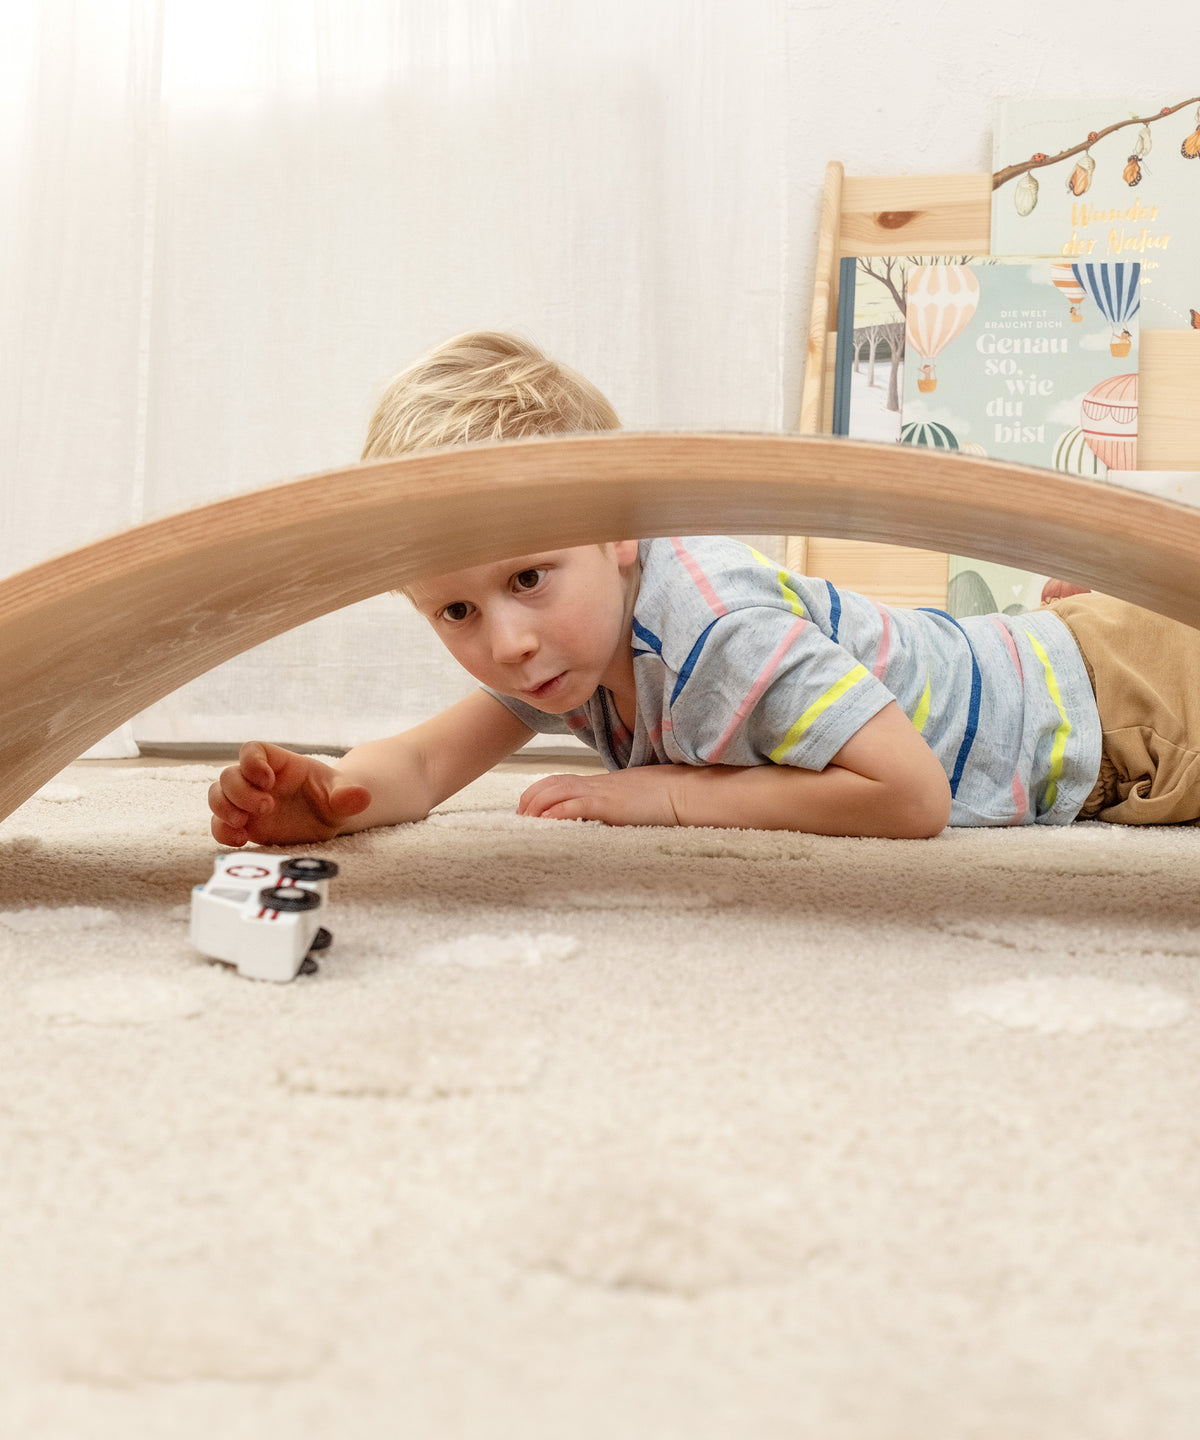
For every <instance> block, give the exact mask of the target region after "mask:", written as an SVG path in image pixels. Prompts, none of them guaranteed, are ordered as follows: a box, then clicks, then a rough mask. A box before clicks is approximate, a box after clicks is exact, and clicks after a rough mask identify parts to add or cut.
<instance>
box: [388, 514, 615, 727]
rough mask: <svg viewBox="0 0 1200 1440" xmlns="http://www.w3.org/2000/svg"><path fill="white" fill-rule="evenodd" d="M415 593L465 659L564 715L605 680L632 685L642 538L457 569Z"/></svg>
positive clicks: (504, 689) (515, 692)
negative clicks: (632, 635) (633, 626)
mask: <svg viewBox="0 0 1200 1440" xmlns="http://www.w3.org/2000/svg"><path fill="white" fill-rule="evenodd" d="M408 593H409V595H410V596H411V597H412V601H413V603H414V604H415V605H416V607H417V609H418V610H419V611H420V612H421V614H422V615H424V616H425V618H426V619H427V620H428V621H429V622H430V624H431V625H432V626H433V629H434V632H435V633H436V634H437V636H438V638H439V639H440V640H441V642H442V644H443V645H445V647H446V649H447V650H449V651H450V653H451V655H453V656H454V658H455V659H456V660H457V661H458V663H459V664H460V665H461V666H462V667H463V669H464V670H467V671H468V672H469V673H470V674H471V675H473V676H474V677H475V679H476V680H478V681H479V682H480V683H481V684H483V685H487V686H488V687H490V688H491V689H493V690H498V691H499V692H500V693H501V694H502V695H510V696H512V697H513V698H514V699H517V700H523V701H525V703H526V704H527V705H532V706H534V708H535V709H538V710H542V711H545V712H546V713H547V714H550V715H561V714H564V713H565V712H566V711H568V710H574V709H576V708H577V707H578V706H580V705H582V704H584V703H585V702H586V701H587V700H588V699H590V698H591V696H592V695H593V694H594V693H595V690H596V688H597V686H599V685H606V686H607V687H608V688H609V689H610V690H612V691H613V692H614V693H615V694H618V695H619V694H622V693H625V692H626V691H627V690H628V689H629V686H630V683H631V680H632V675H631V672H632V668H633V662H632V657H631V652H630V646H629V638H630V620H631V617H632V614H633V601H634V599H635V598H636V594H637V541H636V540H620V541H616V542H614V543H612V544H608V545H603V546H601V545H580V546H576V547H574V548H572V549H569V550H549V551H544V552H539V553H537V554H533V555H520V556H517V557H516V558H515V559H512V560H501V561H497V562H496V563H495V564H492V565H477V566H475V567H474V568H473V569H470V570H455V571H453V572H451V573H450V574H447V575H437V576H434V577H433V578H431V579H427V580H422V581H421V582H420V583H419V584H416V585H412V586H410V587H409V592H408Z"/></svg>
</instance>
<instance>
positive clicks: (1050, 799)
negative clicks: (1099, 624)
mask: <svg viewBox="0 0 1200 1440" xmlns="http://www.w3.org/2000/svg"><path fill="white" fill-rule="evenodd" d="M1025 634H1026V635H1027V636H1028V637H1029V643H1030V644H1031V645H1032V646H1033V649H1034V653H1035V654H1036V655H1037V657H1038V659H1039V660H1040V661H1041V662H1042V669H1043V670H1044V671H1045V672H1046V689H1047V690H1048V691H1049V692H1050V698H1051V700H1053V701H1054V705H1055V708H1056V709H1057V710H1058V713H1059V717H1060V719H1059V726H1058V729H1057V730H1055V732H1054V744H1053V745H1052V746H1051V749H1050V768H1049V770H1048V771H1047V784H1046V809H1047V810H1050V809H1052V808H1053V806H1054V802H1055V800H1056V799H1057V798H1058V782H1059V780H1060V779H1061V777H1062V771H1063V756H1064V755H1065V754H1066V749H1067V737H1068V736H1069V735H1070V733H1071V722H1070V721H1069V720H1068V719H1067V712H1066V710H1065V709H1064V708H1063V703H1062V695H1061V694H1060V693H1059V689H1058V676H1057V675H1055V673H1054V666H1053V665H1051V663H1050V657H1049V655H1047V654H1046V652H1045V650H1043V649H1042V646H1041V644H1040V643H1039V641H1038V638H1037V636H1036V635H1035V634H1034V633H1033V631H1032V630H1026V632H1025Z"/></svg>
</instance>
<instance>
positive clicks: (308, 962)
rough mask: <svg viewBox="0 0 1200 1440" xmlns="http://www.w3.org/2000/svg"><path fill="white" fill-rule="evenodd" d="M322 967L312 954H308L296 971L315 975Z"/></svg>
mask: <svg viewBox="0 0 1200 1440" xmlns="http://www.w3.org/2000/svg"><path fill="white" fill-rule="evenodd" d="M320 968H321V967H320V966H319V965H318V964H317V962H316V961H315V960H314V959H313V958H312V956H311V955H306V956H305V957H304V959H303V960H301V962H300V968H299V970H297V971H296V974H297V975H315V974H316V973H317V971H318V970H319V969H320Z"/></svg>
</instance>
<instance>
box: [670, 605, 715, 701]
mask: <svg viewBox="0 0 1200 1440" xmlns="http://www.w3.org/2000/svg"><path fill="white" fill-rule="evenodd" d="M716 623H717V622H716V620H714V621H713V622H712V625H710V626H709V627H708V629H707V630H705V631H704V632H703V633H702V634H701V636H700V638H699V640H697V641H696V643H695V644H694V645H693V646H692V651H691V654H690V655H689V656H688V657H687V659H686V660H685V661H684V662H683V669H682V670H681V671H680V672H679V679H678V680H676V682H675V689H674V690H672V692H671V704H672V705H674V703H675V702H676V700H678V699H679V692H680V691H681V690H682V689H683V687H684V686H685V685H686V684H687V682H688V681H689V680H690V679H691V675H692V671H693V670H694V669H695V668H696V661H697V660H699V658H700V652H701V650H703V649H704V642H705V641H706V640H707V639H708V637H709V636H710V635H711V634H712V631H713V625H715V624H716Z"/></svg>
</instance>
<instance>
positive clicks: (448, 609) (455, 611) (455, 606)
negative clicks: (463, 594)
mask: <svg viewBox="0 0 1200 1440" xmlns="http://www.w3.org/2000/svg"><path fill="white" fill-rule="evenodd" d="M470 613H471V607H470V606H469V605H468V604H467V602H466V601H465V600H454V601H452V602H451V603H450V604H449V605H445V606H443V607H442V619H443V620H451V621H454V622H456V623H457V622H458V621H459V620H465V619H466V618H467V616H468V615H469V614H470Z"/></svg>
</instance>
